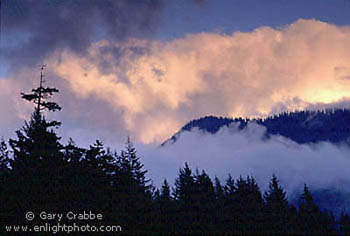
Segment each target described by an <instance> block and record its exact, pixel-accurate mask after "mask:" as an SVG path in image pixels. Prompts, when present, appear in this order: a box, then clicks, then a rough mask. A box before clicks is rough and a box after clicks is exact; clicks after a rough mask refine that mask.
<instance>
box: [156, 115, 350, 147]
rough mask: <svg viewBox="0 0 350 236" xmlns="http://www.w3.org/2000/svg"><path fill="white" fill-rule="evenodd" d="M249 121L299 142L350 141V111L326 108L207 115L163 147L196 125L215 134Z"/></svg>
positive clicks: (273, 133)
mask: <svg viewBox="0 0 350 236" xmlns="http://www.w3.org/2000/svg"><path fill="white" fill-rule="evenodd" d="M249 122H256V123H257V124H259V125H262V126H264V127H265V128H266V133H265V136H266V137H270V136H271V135H281V136H284V137H286V138H289V139H291V140H293V141H295V142H297V143H299V144H305V143H318V142H323V141H325V142H331V143H334V144H339V143H346V144H349V143H350V110H348V109H326V110H317V111H308V110H305V111H296V112H283V113H280V114H277V115H273V116H269V117H267V118H265V119H263V118H256V119H249V118H241V117H239V118H227V117H216V116H206V117H202V118H199V119H195V120H192V121H190V122H189V123H187V124H186V125H185V126H183V127H182V128H181V129H180V130H179V131H178V132H177V133H176V134H174V135H173V136H172V137H171V138H170V139H168V140H167V141H165V142H164V143H162V146H163V145H165V144H167V143H174V142H176V141H177V139H178V138H179V137H180V135H181V133H182V132H184V131H191V130H192V129H193V128H198V129H199V130H201V131H204V132H208V133H210V134H214V133H216V132H218V131H219V129H221V128H223V127H225V126H226V127H227V126H229V125H230V124H232V123H239V126H238V128H239V130H242V129H243V128H245V127H246V126H247V124H248V123H249Z"/></svg>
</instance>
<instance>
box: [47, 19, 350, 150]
mask: <svg viewBox="0 0 350 236" xmlns="http://www.w3.org/2000/svg"><path fill="white" fill-rule="evenodd" d="M48 64H50V66H51V69H52V70H53V71H54V72H55V73H56V74H57V75H58V76H59V77H60V78H62V79H63V80H64V81H65V82H67V83H68V84H69V87H70V88H71V90H72V91H73V92H74V94H75V96H78V97H80V99H87V98H94V99H97V100H100V101H103V102H105V103H106V104H108V105H109V108H110V109H111V110H113V111H120V112H121V113H120V114H122V115H121V119H122V121H123V123H124V125H125V127H126V129H127V130H128V132H130V134H131V135H132V136H133V137H136V138H137V139H138V140H139V141H142V142H144V143H149V142H154V141H155V142H160V141H164V139H166V138H168V137H169V136H171V135H172V134H173V133H174V132H175V131H176V130H177V129H179V128H180V127H181V126H182V125H183V124H184V123H186V122H187V121H189V120H191V119H193V118H197V117H199V116H203V115H207V114H215V115H222V116H257V115H260V116H261V115H268V114H270V113H271V112H273V111H276V107H279V106H280V105H281V104H282V105H283V107H284V108H285V109H302V108H304V107H306V106H307V105H308V104H310V103H332V102H337V101H338V100H340V99H343V98H344V97H350V69H349V68H350V27H339V26H336V25H331V24H327V23H323V22H320V21H317V20H298V21H296V22H294V23H293V24H291V25H287V26H285V27H282V28H280V29H273V28H270V27H261V28H258V29H256V30H254V31H253V32H248V33H242V32H235V33H233V34H232V35H222V34H218V33H201V34H191V35H187V36H186V37H184V38H180V39H176V40H173V41H170V42H160V41H145V40H136V39H133V40H129V41H128V42H127V43H125V42H124V43H115V42H110V41H100V42H98V43H95V44H93V45H91V47H90V48H89V53H88V56H87V57H86V58H81V57H79V56H78V55H76V54H74V53H72V52H70V51H61V52H56V53H55V54H54V55H52V56H51V57H50V58H49V59H48ZM105 115H107V116H108V111H106V114H105ZM116 119H120V117H116ZM111 126H113V124H111Z"/></svg>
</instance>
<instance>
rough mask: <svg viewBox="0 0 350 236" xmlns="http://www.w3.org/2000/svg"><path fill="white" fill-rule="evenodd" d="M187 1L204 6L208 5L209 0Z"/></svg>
mask: <svg viewBox="0 0 350 236" xmlns="http://www.w3.org/2000/svg"><path fill="white" fill-rule="evenodd" d="M186 1H187V2H191V3H194V4H198V5H204V4H207V3H208V0H186Z"/></svg>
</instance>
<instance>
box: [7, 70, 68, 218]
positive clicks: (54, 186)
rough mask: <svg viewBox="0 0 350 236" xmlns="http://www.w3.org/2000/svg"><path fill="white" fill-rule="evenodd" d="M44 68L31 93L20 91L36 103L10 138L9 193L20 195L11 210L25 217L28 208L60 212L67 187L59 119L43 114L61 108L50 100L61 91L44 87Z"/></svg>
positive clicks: (28, 99) (23, 95)
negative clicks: (11, 184) (26, 120)
mask: <svg viewBox="0 0 350 236" xmlns="http://www.w3.org/2000/svg"><path fill="white" fill-rule="evenodd" d="M44 68H45V65H44V66H42V67H41V72H40V83H39V87H38V88H35V89H32V93H28V94H25V93H21V95H22V98H23V99H25V100H27V101H29V102H32V103H34V104H35V105H36V106H35V109H34V112H33V113H32V115H31V118H30V121H29V122H25V125H24V127H23V128H22V129H21V130H18V131H17V132H16V134H17V140H14V139H10V140H9V143H10V146H11V148H12V151H13V159H12V160H11V167H12V168H13V169H12V172H13V174H12V178H13V183H14V184H13V188H11V190H10V193H11V194H12V195H14V196H17V197H16V198H14V199H13V202H12V204H9V206H11V207H12V209H9V210H10V211H12V212H14V215H17V217H19V218H20V219H22V220H23V214H24V213H25V212H26V211H34V212H35V211H39V210H44V209H45V210H51V211H55V210H57V211H58V210H59V209H60V208H61V206H62V205H60V204H59V203H60V201H59V200H60V197H61V196H62V194H60V193H61V192H62V190H63V188H64V186H63V182H64V180H63V172H64V170H65V168H64V167H65V166H64V159H63V154H62V152H61V151H62V149H63V146H62V144H61V143H60V142H59V140H60V137H58V136H57V134H56V133H55V132H54V130H53V128H55V127H58V126H59V125H60V122H57V121H47V120H46V118H45V116H44V114H43V112H44V111H48V112H55V111H59V110H61V107H60V106H59V105H58V104H57V103H55V102H50V101H49V99H50V98H51V96H52V95H53V94H54V93H58V92H59V91H58V89H57V88H50V87H43V83H44V81H43V77H44V75H43V70H44Z"/></svg>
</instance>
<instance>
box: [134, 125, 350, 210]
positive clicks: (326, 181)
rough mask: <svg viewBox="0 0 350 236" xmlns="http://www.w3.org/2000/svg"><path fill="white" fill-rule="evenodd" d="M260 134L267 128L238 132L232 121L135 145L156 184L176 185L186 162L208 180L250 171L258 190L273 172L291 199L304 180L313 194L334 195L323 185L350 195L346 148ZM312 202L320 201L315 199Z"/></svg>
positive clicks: (336, 201)
mask: <svg viewBox="0 0 350 236" xmlns="http://www.w3.org/2000/svg"><path fill="white" fill-rule="evenodd" d="M264 132H265V128H264V127H262V126H259V125H257V124H255V123H250V124H248V126H247V127H246V128H245V129H243V130H241V131H239V130H238V127H237V124H233V125H231V126H229V127H223V128H221V129H220V130H219V132H217V133H216V134H208V133H204V132H202V131H200V130H198V129H193V130H192V131H191V132H183V133H181V134H180V138H179V139H178V140H177V141H176V142H175V143H174V144H167V145H165V146H163V147H154V146H151V145H137V149H138V150H139V154H140V156H142V159H141V160H142V162H143V163H144V165H145V168H146V169H147V170H148V177H149V178H150V179H152V181H153V184H154V185H155V186H157V187H159V186H160V185H161V182H162V181H163V179H164V178H166V179H167V180H168V181H169V182H170V183H171V185H174V180H175V178H176V177H177V174H178V171H179V168H180V167H182V166H183V165H184V163H185V162H188V164H189V166H190V167H191V168H192V169H193V170H195V169H196V168H199V169H200V170H201V169H204V170H205V171H206V172H207V173H208V174H209V175H210V176H211V177H212V178H214V177H215V176H217V177H218V178H219V179H221V180H222V181H225V180H226V178H227V176H228V174H231V175H232V177H234V178H235V179H237V178H239V176H240V175H242V176H244V177H245V176H246V175H252V176H253V177H254V178H255V179H256V181H257V182H258V184H259V186H260V188H261V190H262V191H265V190H267V189H268V183H269V181H270V179H271V177H272V174H275V175H277V177H278V178H279V180H280V183H281V185H282V186H283V188H284V189H285V191H286V192H287V196H288V198H289V199H290V200H292V201H293V199H294V200H295V199H296V197H299V196H300V194H301V193H302V190H303V185H304V183H306V184H307V185H308V186H309V188H310V190H312V191H313V192H317V193H320V194H321V195H322V194H325V195H324V196H326V195H327V196H328V197H330V198H332V196H333V195H332V194H331V193H330V192H325V190H326V189H331V190H332V192H334V193H336V192H337V193H342V194H346V195H347V194H350V188H349V183H350V168H349V166H350V155H349V153H350V150H349V148H348V147H345V146H335V145H333V144H330V143H318V144H313V145H299V144H297V143H295V142H293V141H291V140H290V139H287V138H284V137H282V136H272V137H271V138H270V139H266V138H264ZM331 195H332V196H331ZM334 195H337V196H339V194H334ZM344 196H345V195H344ZM322 198H323V197H322ZM316 200H317V201H320V202H322V199H319V197H316ZM339 201H340V200H336V199H334V202H335V203H334V204H341V205H344V204H345V202H343V203H339Z"/></svg>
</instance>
